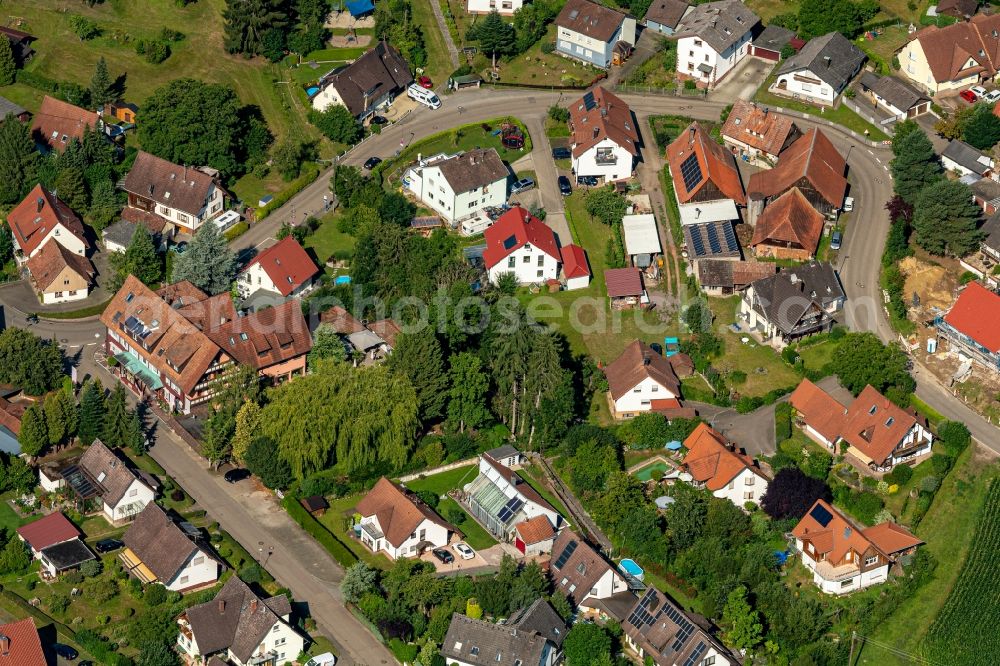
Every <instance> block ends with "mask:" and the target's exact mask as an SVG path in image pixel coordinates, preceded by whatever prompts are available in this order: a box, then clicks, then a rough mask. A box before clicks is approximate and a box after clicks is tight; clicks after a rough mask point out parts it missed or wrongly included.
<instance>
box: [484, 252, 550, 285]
mask: <svg viewBox="0 0 1000 666" xmlns="http://www.w3.org/2000/svg"><path fill="white" fill-rule="evenodd" d="M504 273H513V274H514V275H515V277H516V278H517V283H518V284H536V283H539V282H546V281H547V280H554V279H556V278H557V277H559V262H558V261H557V260H556V259H555V258H554V257H550V256H549V255H548V254H546V253H545V252H542V251H541V250H539V249H538V248H536V247H534V246H532V245H530V244H529V245H523V246H521V247H519V248H518V249H517V250H515V251H514V252H512V253H511V254H510V255H509V256H507V257H506V258H504V259H503V260H502V261H500V263H498V264H497V265H496V266H494V267H493V268H491V269H490V281H491V282H496V281H497V279H499V277H500V276H501V275H503V274H504Z"/></svg>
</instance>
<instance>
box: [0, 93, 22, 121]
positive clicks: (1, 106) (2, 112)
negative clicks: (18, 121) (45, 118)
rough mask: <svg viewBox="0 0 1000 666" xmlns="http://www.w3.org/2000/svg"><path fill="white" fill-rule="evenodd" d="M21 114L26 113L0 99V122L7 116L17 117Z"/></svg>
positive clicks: (5, 99)
mask: <svg viewBox="0 0 1000 666" xmlns="http://www.w3.org/2000/svg"><path fill="white" fill-rule="evenodd" d="M22 113H27V111H26V110H25V109H23V108H21V107H20V106H18V105H17V104H14V102H12V101H10V100H9V99H7V98H6V97H0V120H2V119H3V118H6V117H7V116H8V115H12V116H19V115H21V114H22Z"/></svg>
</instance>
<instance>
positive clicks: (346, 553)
mask: <svg viewBox="0 0 1000 666" xmlns="http://www.w3.org/2000/svg"><path fill="white" fill-rule="evenodd" d="M281 505H282V506H283V507H285V511H287V512H288V515H290V516H291V517H292V519H293V520H295V522H297V523H298V524H299V526H301V527H302V529H304V530H305V531H306V532H308V533H309V534H310V536H312V537H313V538H314V539H316V541H318V542H319V544H320V545H321V546H323V547H324V548H326V550H327V552H329V553H330V555H332V556H333V559H335V560H337V562H339V563H340V564H341V566H344V567H349V566H351V565H352V564H354V563H355V562H357V561H358V558H357V557H356V556H355V555H354V553H352V552H351V551H350V549H348V547H347V546H345V545H344V544H343V543H341V542H340V540H339V539H337V537H336V536H335V535H334V534H333V532H331V531H330V530H328V529H326V527H324V526H323V524H322V523H320V522H319V521H318V520H316V519H315V518H313V516H312V514H311V513H309V512H308V511H306V510H305V507H303V506H302V505H301V504H300V503H299V500H298V498H297V497H295V496H294V495H292V494H291V493H289V494H287V495H285V499H283V500H281Z"/></svg>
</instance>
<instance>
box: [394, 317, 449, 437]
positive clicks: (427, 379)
mask: <svg viewBox="0 0 1000 666" xmlns="http://www.w3.org/2000/svg"><path fill="white" fill-rule="evenodd" d="M388 365H389V369H390V370H392V371H393V372H394V373H395V374H397V375H399V376H400V377H403V378H405V379H409V381H410V384H411V385H412V386H413V390H415V391H416V392H417V403H418V405H419V409H420V419H421V421H423V422H424V423H429V422H431V421H433V420H435V419H437V418H438V417H440V416H441V414H442V411H443V410H444V405H445V401H446V399H447V397H448V373H447V371H446V369H445V365H444V354H443V353H442V352H441V343H440V341H438V338H437V335H436V334H435V333H434V329H433V328H431V327H430V326H425V327H424V328H422V329H421V330H419V331H414V332H410V333H403V334H401V335H400V336H399V339H398V340H397V342H396V347H395V349H393V351H392V356H390V357H389V362H388Z"/></svg>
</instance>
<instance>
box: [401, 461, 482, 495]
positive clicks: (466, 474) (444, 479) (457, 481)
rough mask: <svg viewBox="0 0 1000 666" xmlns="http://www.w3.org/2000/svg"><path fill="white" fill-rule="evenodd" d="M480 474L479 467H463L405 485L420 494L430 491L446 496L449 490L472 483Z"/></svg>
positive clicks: (472, 465) (474, 465)
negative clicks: (423, 491) (420, 492)
mask: <svg viewBox="0 0 1000 666" xmlns="http://www.w3.org/2000/svg"><path fill="white" fill-rule="evenodd" d="M478 474H479V465H477V464H475V463H473V464H471V465H463V466H462V467H456V468H455V469H450V470H448V471H447V472H441V473H440V474H434V475H433V476H425V477H423V478H419V479H414V480H412V481H407V482H406V483H405V484H403V485H405V486H406V487H407V488H409V489H410V490H413V491H415V492H419V491H422V490H429V491H431V492H432V493H435V494H436V495H438V496H441V495H446V494H447V493H448V491H449V490H457V489H460V488H462V486H464V485H465V484H467V483H469V482H471V481H472V480H473V479H475V478H476V476H477V475H478Z"/></svg>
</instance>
